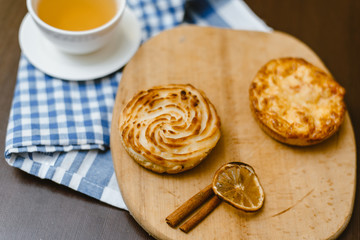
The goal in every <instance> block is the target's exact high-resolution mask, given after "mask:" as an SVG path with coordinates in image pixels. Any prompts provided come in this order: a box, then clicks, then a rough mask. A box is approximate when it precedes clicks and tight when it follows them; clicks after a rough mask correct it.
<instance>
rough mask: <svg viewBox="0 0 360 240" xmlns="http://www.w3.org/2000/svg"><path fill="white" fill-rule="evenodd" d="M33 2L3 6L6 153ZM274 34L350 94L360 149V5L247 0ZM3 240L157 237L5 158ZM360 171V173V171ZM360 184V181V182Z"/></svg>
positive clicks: (2, 2) (1, 168) (0, 34)
mask: <svg viewBox="0 0 360 240" xmlns="http://www.w3.org/2000/svg"><path fill="white" fill-rule="evenodd" d="M25 2H26V1H25V0H11V1H9V0H0V6H1V7H0V29H1V30H0V86H1V87H0V106H1V107H0V152H2V153H3V152H4V147H5V136H6V127H7V121H8V116H9V111H10V106H11V101H12V96H13V91H14V86H15V81H16V73H17V67H18V61H19V56H20V48H19V45H18V38H17V36H18V29H19V26H20V23H21V20H22V18H23V17H24V16H25V14H26V6H25ZM246 2H247V3H248V5H249V6H250V7H251V8H252V9H253V11H254V12H255V13H256V14H258V16H260V17H261V18H262V19H264V21H265V22H266V23H267V24H268V25H269V26H271V27H272V28H274V29H276V30H280V31H284V32H287V33H289V34H291V35H293V36H295V37H297V38H298V39H300V40H302V41H303V42H305V43H306V44H307V45H308V46H310V48H312V49H313V50H314V51H315V52H316V53H317V54H318V55H319V56H320V58H321V59H322V60H323V62H324V63H325V65H326V66H327V67H328V69H329V70H330V71H331V72H332V74H333V75H334V77H335V79H336V80H337V81H338V82H340V84H342V85H343V86H344V87H345V89H346V90H347V94H346V98H345V100H346V104H347V107H348V111H349V114H350V117H351V120H352V124H353V127H354V131H355V136H356V140H357V141H356V142H357V149H359V143H360V138H359V137H360V128H359V126H360V14H359V12H360V1H359V0H348V1H328V0H317V1H314V0H294V1H288V0H278V1H276V0H269V1H263V0H246ZM0 159H1V161H0V216H1V217H0V239H123V240H126V239H152V238H151V237H150V236H149V235H148V234H147V233H146V232H145V231H144V230H142V228H141V227H140V226H139V225H138V224H137V223H136V222H135V221H134V220H133V218H132V217H131V216H130V214H129V213H128V212H126V211H123V210H119V209H117V208H113V207H110V206H108V205H106V204H103V203H101V202H99V201H97V200H94V199H92V198H90V197H87V196H85V195H83V194H81V193H78V192H75V191H73V190H71V189H69V188H66V187H63V186H61V185H58V184H56V183H53V182H51V181H47V180H40V179H38V178H36V177H34V176H31V175H28V174H26V173H24V172H22V171H20V170H17V169H15V168H12V167H10V166H8V164H7V163H6V162H5V160H4V157H3V154H2V155H1V157H0ZM358 172H359V171H358ZM357 183H359V182H357ZM359 189H360V184H357V190H358V191H357V193H356V198H355V204H354V211H353V216H352V218H351V220H350V223H349V225H348V227H347V228H346V229H345V231H344V232H343V233H342V234H341V235H340V237H339V239H349V240H350V239H360V221H359V217H360V209H359V204H360V198H359V195H358V193H359Z"/></svg>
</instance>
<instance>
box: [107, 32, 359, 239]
mask: <svg viewBox="0 0 360 240" xmlns="http://www.w3.org/2000/svg"><path fill="white" fill-rule="evenodd" d="M289 56H290V57H302V58H304V59H306V60H308V61H309V62H311V63H313V64H314V65H317V66H319V67H321V68H323V69H325V70H326V68H325V66H324V64H323V63H322V62H321V60H320V59H319V58H318V57H317V56H316V54H315V53H314V52H313V51H312V50H311V49H309V48H308V47H307V46H306V45H304V44H303V43H301V42H300V41H299V40H297V39H295V38H293V37H291V36H289V35H287V34H284V33H280V32H276V31H275V32H272V33H262V32H248V31H234V30H225V29H218V28H208V27H195V26H183V27H178V28H175V29H172V30H169V31H165V32H163V33H161V34H159V35H158V36H156V37H154V38H152V39H150V40H149V41H148V42H146V43H145V44H144V45H143V46H141V48H140V49H139V51H138V52H137V53H136V55H135V56H134V57H133V59H132V60H131V61H130V62H129V63H128V65H127V66H126V68H125V69H124V73H123V77H122V80H121V82H120V85H119V89H118V93H117V97H116V102H115V106H114V111H113V120H112V126H111V151H112V156H113V161H114V167H115V171H116V176H117V180H118V182H119V186H120V190H121V193H122V195H123V198H124V201H125V203H126V205H127V206H128V208H129V211H130V213H131V215H132V216H133V217H134V218H135V219H136V221H137V222H138V223H139V224H140V225H141V226H142V227H143V228H144V229H145V230H146V231H147V232H148V233H149V234H151V235H152V236H154V237H155V238H158V239H176V240H181V239H332V238H335V237H336V236H338V235H339V234H340V233H341V232H342V230H343V229H344V228H345V227H346V225H347V223H348V221H349V219H350V216H351V213H352V209H353V201H354V196H355V182H356V181H355V179H356V148H355V140H354V133H353V129H352V126H351V121H350V119H349V116H348V115H346V118H345V121H344V123H343V125H342V127H341V128H340V131H339V132H338V133H337V134H335V135H334V136H333V137H331V138H330V139H328V140H327V141H325V142H323V143H321V144H319V145H316V146H313V147H305V148H299V147H290V146H287V145H284V144H281V143H279V142H277V141H275V140H273V139H272V138H270V137H269V136H267V135H266V134H265V133H264V132H263V131H262V130H260V128H259V126H258V125H257V123H256V122H255V120H254V119H253V116H252V115H251V112H250V108H249V100H248V89H249V84H250V82H251V80H252V78H253V77H254V76H255V74H256V72H257V70H258V69H259V68H260V67H261V66H262V65H263V64H265V63H266V62H267V61H269V60H270V59H272V58H278V57H289ZM169 83H191V84H192V85H194V86H195V87H197V88H199V89H201V90H203V91H204V92H205V93H206V95H207V96H208V98H209V99H210V100H211V101H212V103H213V104H214V105H215V107H216V109H217V112H218V114H219V116H220V118H221V123H222V126H221V133H222V136H221V139H220V141H219V142H218V144H217V146H216V147H215V148H214V150H213V151H212V152H211V154H210V155H209V156H208V157H207V158H206V159H205V160H204V161H203V162H202V163H201V164H200V165H198V166H197V167H195V168H194V169H192V170H189V171H187V172H184V173H181V174H176V175H167V174H156V173H153V172H151V171H149V170H146V169H144V168H143V167H141V166H140V165H138V164H137V163H136V162H135V161H133V160H132V159H131V158H130V157H129V156H128V155H127V153H126V152H125V150H124V148H123V146H122V145H121V142H120V136H119V132H118V118H119V114H120V112H121V110H122V108H123V106H124V104H126V102H127V101H128V100H129V99H130V98H132V96H133V95H134V94H135V93H137V92H138V91H140V90H143V89H147V88H150V87H153V86H156V85H161V84H169ZM231 161H242V162H246V163H248V164H250V165H252V166H253V167H254V169H255V171H256V173H257V175H258V176H259V178H260V181H261V183H262V186H263V188H264V191H265V194H266V198H265V204H264V206H263V208H262V209H261V210H260V211H258V212H256V213H245V212H242V211H240V210H236V209H235V208H233V207H231V206H229V205H227V204H226V203H224V202H223V203H221V204H220V206H219V207H218V208H217V209H215V211H214V212H213V213H211V214H210V215H209V216H208V217H207V218H206V219H205V220H204V221H203V222H202V223H201V224H200V225H198V226H197V227H196V228H195V229H194V230H192V231H191V232H190V233H188V234H185V233H183V232H181V231H180V230H179V229H176V228H171V227H169V226H168V225H167V224H166V223H165V218H166V217H167V216H168V215H169V214H170V213H171V212H172V211H173V210H175V209H176V208H177V207H178V206H179V205H181V204H182V203H183V202H184V201H186V200H187V199H189V198H190V197H191V196H193V195H194V194H195V193H197V192H198V191H200V190H201V189H202V188H204V187H205V186H207V185H208V184H209V183H210V182H211V179H212V177H213V174H214V173H215V171H216V170H217V169H218V168H219V167H220V166H221V165H222V164H224V163H226V162H231Z"/></svg>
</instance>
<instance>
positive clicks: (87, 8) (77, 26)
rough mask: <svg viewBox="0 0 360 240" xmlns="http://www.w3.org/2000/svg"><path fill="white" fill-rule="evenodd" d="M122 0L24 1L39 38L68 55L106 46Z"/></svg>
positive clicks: (114, 28) (120, 10) (122, 8)
mask: <svg viewBox="0 0 360 240" xmlns="http://www.w3.org/2000/svg"><path fill="white" fill-rule="evenodd" d="M125 5H126V2H125V0H27V8H28V11H29V13H30V15H31V17H32V19H33V20H34V21H35V23H36V25H37V26H38V27H39V29H40V31H41V32H42V33H43V35H44V36H45V37H46V38H47V39H48V40H49V41H50V42H51V43H53V44H54V45H55V46H56V47H57V48H58V49H60V50H62V51H64V52H66V53H71V54H86V53H91V52H94V51H96V50H98V49H100V48H101V47H103V46H104V45H106V43H108V42H109V41H110V39H111V37H112V36H113V34H114V32H115V31H116V26H117V25H118V23H119V22H120V20H121V17H122V15H123V12H124V9H125Z"/></svg>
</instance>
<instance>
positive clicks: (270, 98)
mask: <svg viewBox="0 0 360 240" xmlns="http://www.w3.org/2000/svg"><path fill="white" fill-rule="evenodd" d="M344 94H345V89H344V88H343V87H341V86H340V85H339V84H338V83H337V82H336V81H335V80H334V79H333V78H332V77H331V75H330V74H328V73H326V72H324V71H323V70H321V69H319V68H317V67H315V66H313V65H312V64H310V63H308V62H306V61H305V60H303V59H300V58H282V59H275V60H271V61H270V62H268V63H267V64H266V65H265V66H263V67H262V68H261V69H260V70H259V72H258V73H257V75H256V76H255V78H254V80H253V81H252V83H251V86H250V92H249V97H250V106H251V109H252V112H253V113H254V116H255V118H256V120H257V121H258V123H259V124H260V126H261V128H262V129H263V130H264V131H265V132H266V133H267V134H269V135H270V136H272V137H273V138H275V139H276V140H278V141H280V142H283V143H286V144H290V145H298V146H307V145H313V144H316V143H319V142H321V141H323V140H325V139H327V138H328V137H330V136H331V135H333V134H334V133H335V132H336V131H337V130H338V129H339V127H340V125H341V123H342V122H343V120H344V116H345V111H346V109H345V103H344Z"/></svg>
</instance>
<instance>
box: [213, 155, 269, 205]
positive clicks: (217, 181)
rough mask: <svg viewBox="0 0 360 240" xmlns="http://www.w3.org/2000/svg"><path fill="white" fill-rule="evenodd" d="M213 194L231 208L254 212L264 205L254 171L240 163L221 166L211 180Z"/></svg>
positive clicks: (261, 190) (262, 192)
mask: <svg viewBox="0 0 360 240" xmlns="http://www.w3.org/2000/svg"><path fill="white" fill-rule="evenodd" d="M212 188H213V190H214V193H215V194H216V195H217V196H219V197H220V198H221V199H223V200H224V201H226V202H228V203H229V204H231V205H232V206H234V207H236V208H238V209H241V210H244V211H256V210H258V209H260V208H261V207H262V205H263V203H264V198H265V194H264V190H263V188H262V187H261V184H260V181H259V179H258V177H257V176H256V174H255V171H254V169H253V168H252V167H251V166H250V165H248V164H245V163H242V162H231V163H227V164H225V165H223V166H222V167H221V168H220V169H219V170H217V172H216V173H215V176H214V178H213V182H212Z"/></svg>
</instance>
